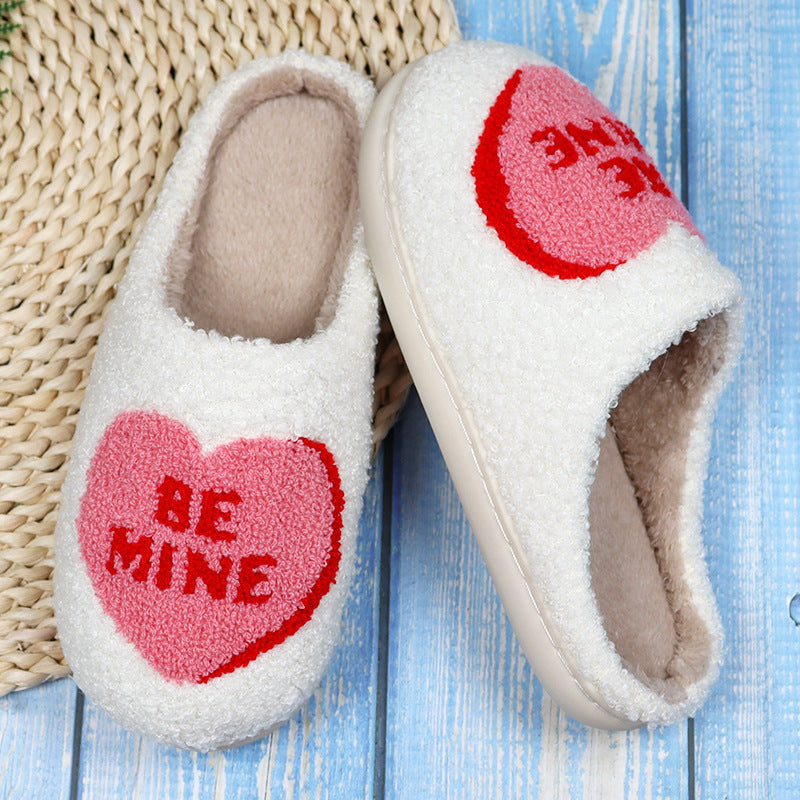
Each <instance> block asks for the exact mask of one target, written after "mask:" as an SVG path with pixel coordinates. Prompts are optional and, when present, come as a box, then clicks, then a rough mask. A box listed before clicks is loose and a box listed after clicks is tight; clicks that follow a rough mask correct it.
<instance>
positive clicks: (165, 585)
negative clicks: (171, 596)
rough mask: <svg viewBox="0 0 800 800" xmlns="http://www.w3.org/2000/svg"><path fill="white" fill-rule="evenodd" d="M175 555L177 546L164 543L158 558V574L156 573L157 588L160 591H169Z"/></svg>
mask: <svg viewBox="0 0 800 800" xmlns="http://www.w3.org/2000/svg"><path fill="white" fill-rule="evenodd" d="M174 555H175V545H173V544H170V543H169V542H164V544H163V545H162V546H161V553H160V554H159V556H158V572H156V586H157V587H158V588H159V589H169V587H170V584H171V583H172V566H173V557H174Z"/></svg>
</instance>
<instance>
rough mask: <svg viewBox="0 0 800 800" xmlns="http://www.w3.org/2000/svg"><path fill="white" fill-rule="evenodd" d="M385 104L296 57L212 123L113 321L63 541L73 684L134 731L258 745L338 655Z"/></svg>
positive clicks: (367, 398) (232, 100) (87, 404)
mask: <svg viewBox="0 0 800 800" xmlns="http://www.w3.org/2000/svg"><path fill="white" fill-rule="evenodd" d="M373 94H374V89H373V88H372V85H371V84H370V82H369V81H368V80H367V79H366V78H365V77H363V76H361V75H359V74H357V73H356V72H354V71H353V70H352V69H351V68H350V67H348V66H346V65H345V64H343V63H340V62H338V61H335V60H334V59H330V58H324V57H315V56H311V55H308V54H306V53H304V52H300V51H297V52H287V53H285V54H283V55H281V56H279V57H276V58H272V59H261V60H257V61H253V62H251V63H249V64H248V65H246V66H245V67H243V68H241V69H239V70H238V71H236V72H235V73H233V74H232V75H231V76H229V77H228V78H226V79H225V80H224V81H223V82H221V83H220V85H219V87H218V88H217V89H216V90H215V91H214V92H213V93H212V95H211V96H210V97H209V98H208V100H207V102H206V104H205V105H204V107H203V108H202V109H201V110H200V111H199V112H198V113H197V114H196V115H195V117H194V119H193V120H192V123H191V126H190V128H189V130H188V131H187V133H186V135H185V137H184V139H183V142H182V144H181V148H180V150H179V152H178V154H177V156H176V159H175V163H174V165H173V167H172V169H171V170H170V172H169V174H168V176H167V178H166V180H165V182H164V187H163V190H162V192H161V194H160V196H159V199H158V202H157V206H156V209H155V211H154V212H153V214H152V217H151V218H150V220H149V221H148V223H147V225H146V227H145V229H144V231H143V233H142V235H141V238H140V240H139V242H138V244H137V246H136V249H135V251H134V253H133V255H132V257H131V261H130V264H129V266H128V268H127V272H126V274H125V277H124V279H123V281H122V282H121V285H120V287H119V292H118V296H117V299H116V301H115V303H114V305H113V308H112V310H111V312H110V314H109V317H108V322H107V325H106V329H105V331H104V333H103V336H102V337H101V341H100V344H99V346H98V350H97V355H96V357H95V361H94V367H93V370H92V375H91V380H90V384H89V387H88V389H87V392H86V399H85V401H84V404H83V408H82V411H81V416H80V423H79V425H78V431H77V433H76V436H75V441H74V445H73V449H72V456H71V462H70V467H69V472H68V477H67V480H66V482H65V485H64V490H63V498H62V505H61V510H60V514H59V519H58V525H57V530H56V570H55V608H56V613H57V621H58V629H59V635H60V638H61V642H62V644H63V646H64V651H65V653H66V656H67V659H68V661H69V663H70V665H71V667H72V670H73V674H74V676H75V680H76V681H77V683H78V685H79V686H80V687H81V688H82V689H83V690H84V691H85V692H86V694H87V695H88V696H89V697H90V698H91V699H92V700H93V701H95V702H96V703H98V704H99V705H100V706H102V707H103V708H104V709H105V710H107V711H108V712H109V713H110V714H111V715H112V716H114V717H115V718H117V719H118V720H119V721H120V722H121V723H123V724H124V725H126V726H130V727H132V728H135V729H138V730H140V731H143V732H144V733H146V734H148V735H150V736H151V737H153V738H155V739H157V740H159V741H162V742H167V743H171V744H174V745H177V746H180V747H191V748H197V749H202V750H207V749H214V748H220V747H226V746H231V745H234V744H238V743H240V742H243V741H246V740H250V739H253V738H256V737H258V736H260V735H262V734H264V733H265V732H266V731H268V730H269V729H270V728H272V727H273V726H275V725H276V724H278V723H280V722H282V721H284V720H286V719H287V718H288V717H289V716H290V715H291V714H293V713H294V712H295V711H296V710H297V708H298V707H299V706H300V705H301V704H302V703H303V702H305V700H306V699H307V698H308V697H309V695H310V693H311V692H312V691H313V690H314V688H315V687H316V686H317V684H318V682H319V680H320V678H321V676H322V673H323V671H324V670H325V667H326V666H327V664H328V661H329V660H330V658H331V655H332V652H333V649H334V647H335V645H336V642H337V638H338V635H339V629H340V621H341V615H342V608H343V604H344V600H345V596H346V593H347V590H348V586H349V584H350V581H351V577H352V574H353V567H354V563H353V562H354V546H355V542H354V538H355V535H356V530H357V523H358V518H359V514H360V510H361V503H362V494H363V491H364V487H365V483H366V477H367V468H368V463H369V455H370V447H371V427H370V417H371V406H372V374H373V359H374V347H375V339H376V334H377V292H376V289H375V286H374V282H373V277H372V274H371V271H370V269H369V264H368V261H367V257H366V253H365V249H364V245H363V233H362V231H361V228H360V222H359V218H358V202H357V186H356V178H355V175H356V162H357V155H358V147H359V144H360V138H361V131H362V129H363V124H364V122H365V120H366V117H367V114H368V112H369V109H370V106H371V104H372V100H373Z"/></svg>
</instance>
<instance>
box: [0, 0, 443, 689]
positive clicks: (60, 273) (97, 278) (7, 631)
mask: <svg viewBox="0 0 800 800" xmlns="http://www.w3.org/2000/svg"><path fill="white" fill-rule="evenodd" d="M13 13H14V16H15V20H16V21H20V22H21V23H22V24H21V26H20V28H19V29H18V30H17V31H15V32H14V34H13V35H12V36H11V37H10V40H9V42H8V46H9V48H10V49H11V50H12V51H13V53H14V56H13V58H6V59H4V60H3V61H2V62H1V63H0V66H1V67H2V69H1V70H0V87H2V86H7V87H9V89H10V91H9V92H8V93H6V94H5V95H4V96H3V97H2V98H0V111H1V112H2V135H1V138H0V314H1V316H0V694H5V693H7V692H9V691H12V690H15V689H21V688H25V687H28V686H32V685H34V684H37V683H40V682H41V681H43V680H46V679H48V678H55V677H59V676H62V675H65V674H67V672H68V671H69V668H68V666H67V665H66V663H65V661H64V658H63V654H62V652H61V647H60V645H59V642H58V639H57V634H56V628H55V624H54V620H53V607H52V585H51V574H52V567H53V528H54V525H55V518H56V512H57V508H58V502H59V491H60V487H61V483H62V480H63V477H64V469H65V462H66V459H67V455H68V453H69V449H70V441H71V438H72V434H73V430H74V427H75V421H76V416H77V414H78V410H79V408H80V404H81V399H82V397H83V390H84V385H85V383H86V378H87V375H88V372H89V369H90V367H91V362H92V355H93V352H94V348H95V344H96V342H97V337H98V335H99V333H100V331H101V329H102V327H103V319H104V313H105V309H106V305H107V303H108V301H109V300H110V299H111V298H112V297H113V294H114V286H115V284H116V283H117V281H118V280H119V278H120V276H121V275H122V273H123V271H124V269H125V264H126V263H127V260H128V256H129V254H130V252H131V248H132V245H133V243H134V242H135V240H136V238H137V234H138V232H139V230H140V229H141V226H142V223H143V221H144V220H145V218H146V217H147V215H148V212H149V211H150V209H151V208H152V206H153V203H154V201H155V198H156V196H157V194H158V191H159V189H160V187H161V183H162V180H163V178H164V174H165V172H166V171H167V168H168V167H169V165H170V163H171V161H172V158H173V156H174V154H175V151H176V149H177V147H178V143H179V139H180V135H181V132H182V131H183V130H184V129H185V128H186V125H187V123H188V121H189V118H190V117H191V115H192V112H193V111H194V109H195V108H196V107H197V105H198V104H199V103H200V101H201V100H202V99H203V98H204V97H205V96H206V95H207V94H208V92H209V91H210V90H211V88H212V87H213V86H214V85H215V84H216V83H217V81H218V80H219V78H220V77H222V76H223V75H225V74H227V73H229V72H231V71H232V70H233V69H235V68H236V67H237V66H239V65H241V64H243V63H244V62H246V61H248V60H250V59H251V58H253V57H255V56H258V55H262V54H266V53H268V54H275V53H278V52H280V51H281V50H283V49H285V48H290V47H300V46H302V47H305V48H306V49H307V50H310V51H312V52H314V53H321V54H330V55H333V56H336V57H338V58H341V59H344V60H347V61H348V62H350V63H351V64H353V65H354V66H355V67H356V68H358V69H362V70H365V71H366V72H367V73H368V74H370V75H372V76H374V78H375V79H376V82H377V84H378V85H379V86H380V85H382V84H383V83H384V82H385V81H386V80H387V79H388V77H389V76H390V75H391V74H392V73H393V72H394V71H396V70H397V69H399V68H400V67H402V66H403V64H405V63H406V62H407V61H409V60H410V59H413V58H416V57H418V56H420V55H423V54H424V53H426V52H430V51H432V50H435V49H437V48H439V47H441V46H442V45H444V44H447V42H448V41H450V40H451V39H453V38H456V37H457V36H458V29H457V26H456V21H455V17H454V14H453V11H452V7H451V6H450V5H449V0H406V2H400V1H396V2H391V3H387V2H383V0H375V1H374V2H372V1H371V0H349V1H348V0H312V2H307V1H303V0H301V2H291V3H287V2H277V0H251V1H250V2H247V1H246V0H241V1H240V0H219V1H215V0H205V1H204V2H186V3H183V2H177V0H176V1H175V2H169V0H159V2H153V0H143V2H133V3H117V2H110V1H108V0H79V2H75V3H67V2H63V1H62V0H28V2H27V3H25V5H23V6H22V7H21V8H20V9H18V10H17V11H15V12H13ZM409 384H410V379H409V377H408V373H407V371H406V369H405V366H404V364H403V361H402V357H401V355H400V351H399V348H398V347H397V343H396V342H395V341H394V337H393V334H392V331H391V328H390V327H389V326H388V323H387V322H385V321H384V325H383V328H382V333H381V341H380V353H379V358H378V364H377V367H376V379H375V386H376V408H375V424H374V430H375V442H376V446H377V444H379V443H380V441H381V439H382V438H383V437H384V436H385V435H386V433H387V432H388V430H389V429H390V428H391V426H392V424H393V422H394V419H395V417H396V415H397V413H398V412H399V410H400V408H401V407H402V404H403V401H404V399H405V396H406V392H407V390H408V387H409Z"/></svg>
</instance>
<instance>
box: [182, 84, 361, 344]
mask: <svg viewBox="0 0 800 800" xmlns="http://www.w3.org/2000/svg"><path fill="white" fill-rule="evenodd" d="M359 131H360V128H359V124H358V119H357V115H356V110H355V107H354V105H353V102H352V101H351V100H350V98H349V97H348V96H347V95H346V93H345V92H344V91H343V89H342V88H341V87H340V86H339V85H338V84H336V83H335V82H334V81H333V80H331V79H329V78H326V77H324V76H321V75H318V74H315V73H311V72H304V71H301V70H288V69H287V70H276V71H274V72H271V73H268V74H266V75H263V76H261V77H259V78H258V79H254V80H251V81H250V82H249V83H248V84H246V85H245V86H244V87H243V88H242V90H240V92H239V93H238V94H237V95H236V96H235V97H234V98H233V100H232V101H231V102H230V104H229V106H228V108H227V109H226V112H225V117H224V119H223V120H222V123H221V124H220V126H219V128H218V131H217V134H216V137H215V140H214V143H213V145H212V148H211V152H210V156H209V159H208V166H207V168H206V173H205V176H204V180H203V183H202V185H201V188H200V191H199V192H198V194H197V200H196V202H195V204H194V207H193V208H192V210H191V212H190V214H189V216H188V218H187V220H186V222H185V224H184V226H183V228H182V231H181V234H180V236H179V239H178V242H177V245H176V247H175V248H174V250H173V254H172V263H171V267H172V271H171V278H172V279H171V284H170V286H169V288H168V294H169V301H170V304H171V305H172V307H173V308H174V309H175V310H176V311H177V312H178V314H179V315H180V316H182V317H185V318H188V319H189V320H191V321H192V322H193V323H194V325H195V327H197V328H202V329H204V330H212V329H213V330H216V331H217V332H219V333H221V334H223V335H226V336H231V337H233V336H239V337H243V338H248V339H253V338H266V339H269V340H271V341H273V342H276V343H277V342H288V341H292V340H294V339H297V338H306V337H308V336H311V335H312V334H313V333H315V332H316V331H319V330H321V329H323V328H324V327H325V326H326V325H328V324H329V323H330V321H331V320H332V319H333V316H334V313H335V309H336V302H337V299H338V290H339V287H340V285H341V281H342V278H343V274H344V269H345V266H346V263H347V258H348V256H349V253H350V250H351V247H352V242H353V237H354V229H355V224H356V214H357V202H358V200H357V183H356V163H357V155H358V148H359V139H360V133H359Z"/></svg>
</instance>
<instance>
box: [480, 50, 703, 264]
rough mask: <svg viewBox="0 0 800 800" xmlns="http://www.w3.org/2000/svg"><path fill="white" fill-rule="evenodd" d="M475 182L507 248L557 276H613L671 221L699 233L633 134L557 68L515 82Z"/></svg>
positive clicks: (522, 74)
mask: <svg viewBox="0 0 800 800" xmlns="http://www.w3.org/2000/svg"><path fill="white" fill-rule="evenodd" d="M472 175H473V177H474V179H475V189H476V193H477V199H478V204H479V206H480V208H481V210H482V211H483V213H484V216H485V217H486V220H487V222H488V223H489V224H490V225H491V226H492V227H493V228H494V229H495V230H496V231H497V233H498V235H499V236H500V239H501V240H502V241H503V243H504V244H505V245H506V247H507V248H508V249H509V250H510V251H511V252H512V253H513V254H514V255H515V256H516V257H517V258H519V259H521V260H522V261H525V262H526V263H528V264H530V265H531V266H532V267H535V268H536V269H538V270H541V271H542V272H544V273H546V274H547V275H551V276H553V277H558V278H588V277H591V276H593V275H599V274H600V273H601V272H604V271H605V270H608V269H613V268H614V267H616V266H618V265H619V264H622V263H623V262H625V261H627V260H628V259H630V258H632V257H634V256H635V255H637V254H638V253H640V252H641V251H642V250H644V249H646V248H647V247H649V246H650V245H652V244H653V243H654V242H655V241H656V239H658V238H659V236H661V235H662V234H663V233H664V231H665V229H666V226H667V222H668V220H676V221H678V222H680V223H682V224H683V225H685V226H686V227H687V228H688V229H689V230H690V231H691V232H692V233H697V230H696V228H695V227H694V225H693V223H692V220H691V218H690V217H689V214H688V212H687V211H686V209H685V208H684V207H683V206H682V205H681V203H680V201H679V200H678V199H677V198H676V197H675V196H674V195H673V193H672V192H671V191H670V189H669V188H668V187H667V185H666V184H665V183H664V180H663V179H662V177H661V175H660V174H659V172H658V169H657V167H656V166H655V164H654V163H653V161H652V159H651V158H650V157H649V156H648V155H647V153H646V152H645V151H644V148H643V147H642V145H641V144H640V143H639V140H638V139H637V138H636V135H635V134H634V133H633V131H632V130H631V129H630V128H629V127H628V126H627V125H625V123H623V122H621V121H620V120H618V119H617V118H616V117H615V116H614V115H613V114H612V113H611V112H610V111H609V110H608V109H607V108H605V106H603V105H602V104H601V103H600V102H599V101H598V100H597V99H596V98H595V97H594V96H593V95H592V94H591V92H590V91H589V90H588V89H587V88H586V87H585V86H583V85H582V84H580V83H578V82H577V81H575V80H573V79H572V78H570V77H569V76H568V75H567V74H566V73H564V72H562V71H561V70H560V69H558V68H557V67H535V66H527V67H523V68H522V69H518V70H517V71H516V72H515V73H514V74H513V75H512V76H511V78H510V79H509V80H508V82H507V83H506V85H505V87H504V89H503V91H502V92H501V93H500V95H499V97H498V98H497V100H496V101H495V104H494V105H493V106H492V109H491V111H490V112H489V116H488V117H487V119H486V122H485V124H484V129H483V132H482V134H481V137H480V140H479V142H478V147H477V150H476V154H475V161H474V163H473V166H472Z"/></svg>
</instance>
